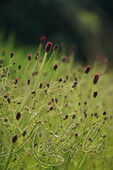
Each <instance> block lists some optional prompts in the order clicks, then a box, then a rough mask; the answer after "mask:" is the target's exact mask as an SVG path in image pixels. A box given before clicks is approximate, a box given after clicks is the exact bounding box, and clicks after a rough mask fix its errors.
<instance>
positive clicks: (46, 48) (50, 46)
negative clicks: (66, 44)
mask: <svg viewBox="0 0 113 170" xmlns="http://www.w3.org/2000/svg"><path fill="white" fill-rule="evenodd" d="M52 45H53V44H52V43H51V42H47V44H46V47H45V51H46V52H49V51H50V50H51V48H52Z"/></svg>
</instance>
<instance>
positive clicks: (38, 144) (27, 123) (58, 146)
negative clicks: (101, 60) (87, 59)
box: [0, 36, 113, 170]
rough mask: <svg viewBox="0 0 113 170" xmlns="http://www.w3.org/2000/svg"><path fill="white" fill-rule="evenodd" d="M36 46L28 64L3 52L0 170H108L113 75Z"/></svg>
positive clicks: (0, 65)
mask: <svg viewBox="0 0 113 170" xmlns="http://www.w3.org/2000/svg"><path fill="white" fill-rule="evenodd" d="M40 40H41V44H40V45H39V48H38V50H39V51H38V52H37V53H36V55H32V54H28V55H27V56H26V61H25V63H26V64H24V63H23V61H21V63H19V64H18V62H15V61H16V60H17V56H16V54H15V53H14V52H11V53H10V55H9V56H8V55H7V54H6V51H2V52H1V58H0V169H3V170H6V169H32V170H34V169H41V170H42V169H49V168H50V169H58V170H59V169H81V170H83V169H89V167H90V168H92V169H98V167H99V168H100V169H103V168H107V167H108V169H109V166H110V164H111V160H112V159H111V152H110V150H109V147H111V143H112V142H111V141H110V139H111V138H110V132H108V131H109V129H110V126H111V127H112V129H111V132H112V131H113V125H112V124H111V121H112V115H111V111H113V109H111V106H112V102H111V96H112V94H113V92H112V89H113V88H112V86H110V84H111V74H110V73H106V70H105V64H103V67H99V66H98V62H96V64H95V66H94V67H93V66H92V67H91V66H86V67H84V66H82V65H81V64H77V63H74V59H73V56H72V54H71V55H70V56H65V54H63V56H61V57H59V56H60V55H61V54H62V52H61V54H60V52H59V51H58V49H59V45H55V46H53V44H52V43H51V42H48V43H46V45H45V50H44V52H43V46H44V42H45V41H46V37H45V36H43V37H41V39H40ZM52 46H53V47H52ZM52 48H53V49H52ZM43 54H44V55H43ZM8 57H9V64H8V65H6V64H5V63H4V62H5V60H6V58H8ZM23 57H25V56H23ZM84 68H85V69H84ZM112 81H113V79H112ZM108 86H109V89H107V87H108ZM107 137H108V140H107ZM112 141H113V140H112ZM110 142H111V143H110ZM105 155H107V157H105ZM108 157H109V161H108ZM112 167H113V166H112Z"/></svg>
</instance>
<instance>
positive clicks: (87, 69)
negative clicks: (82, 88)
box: [85, 66, 91, 74]
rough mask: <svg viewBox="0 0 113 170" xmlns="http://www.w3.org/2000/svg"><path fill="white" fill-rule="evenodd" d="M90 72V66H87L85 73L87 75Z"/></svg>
mask: <svg viewBox="0 0 113 170" xmlns="http://www.w3.org/2000/svg"><path fill="white" fill-rule="evenodd" d="M90 70H91V66H87V67H86V68H85V73H86V74H88V73H89V72H90Z"/></svg>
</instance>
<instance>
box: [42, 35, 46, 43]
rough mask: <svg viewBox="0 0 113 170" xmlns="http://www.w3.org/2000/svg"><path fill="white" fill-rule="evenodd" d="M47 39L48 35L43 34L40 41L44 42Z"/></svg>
mask: <svg viewBox="0 0 113 170" xmlns="http://www.w3.org/2000/svg"><path fill="white" fill-rule="evenodd" d="M46 39H47V38H46V36H44V35H43V36H41V37H40V42H42V43H44V42H45V41H46Z"/></svg>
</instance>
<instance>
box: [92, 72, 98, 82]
mask: <svg viewBox="0 0 113 170" xmlns="http://www.w3.org/2000/svg"><path fill="white" fill-rule="evenodd" d="M98 80H99V74H95V75H94V79H93V83H94V84H97V82H98Z"/></svg>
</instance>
